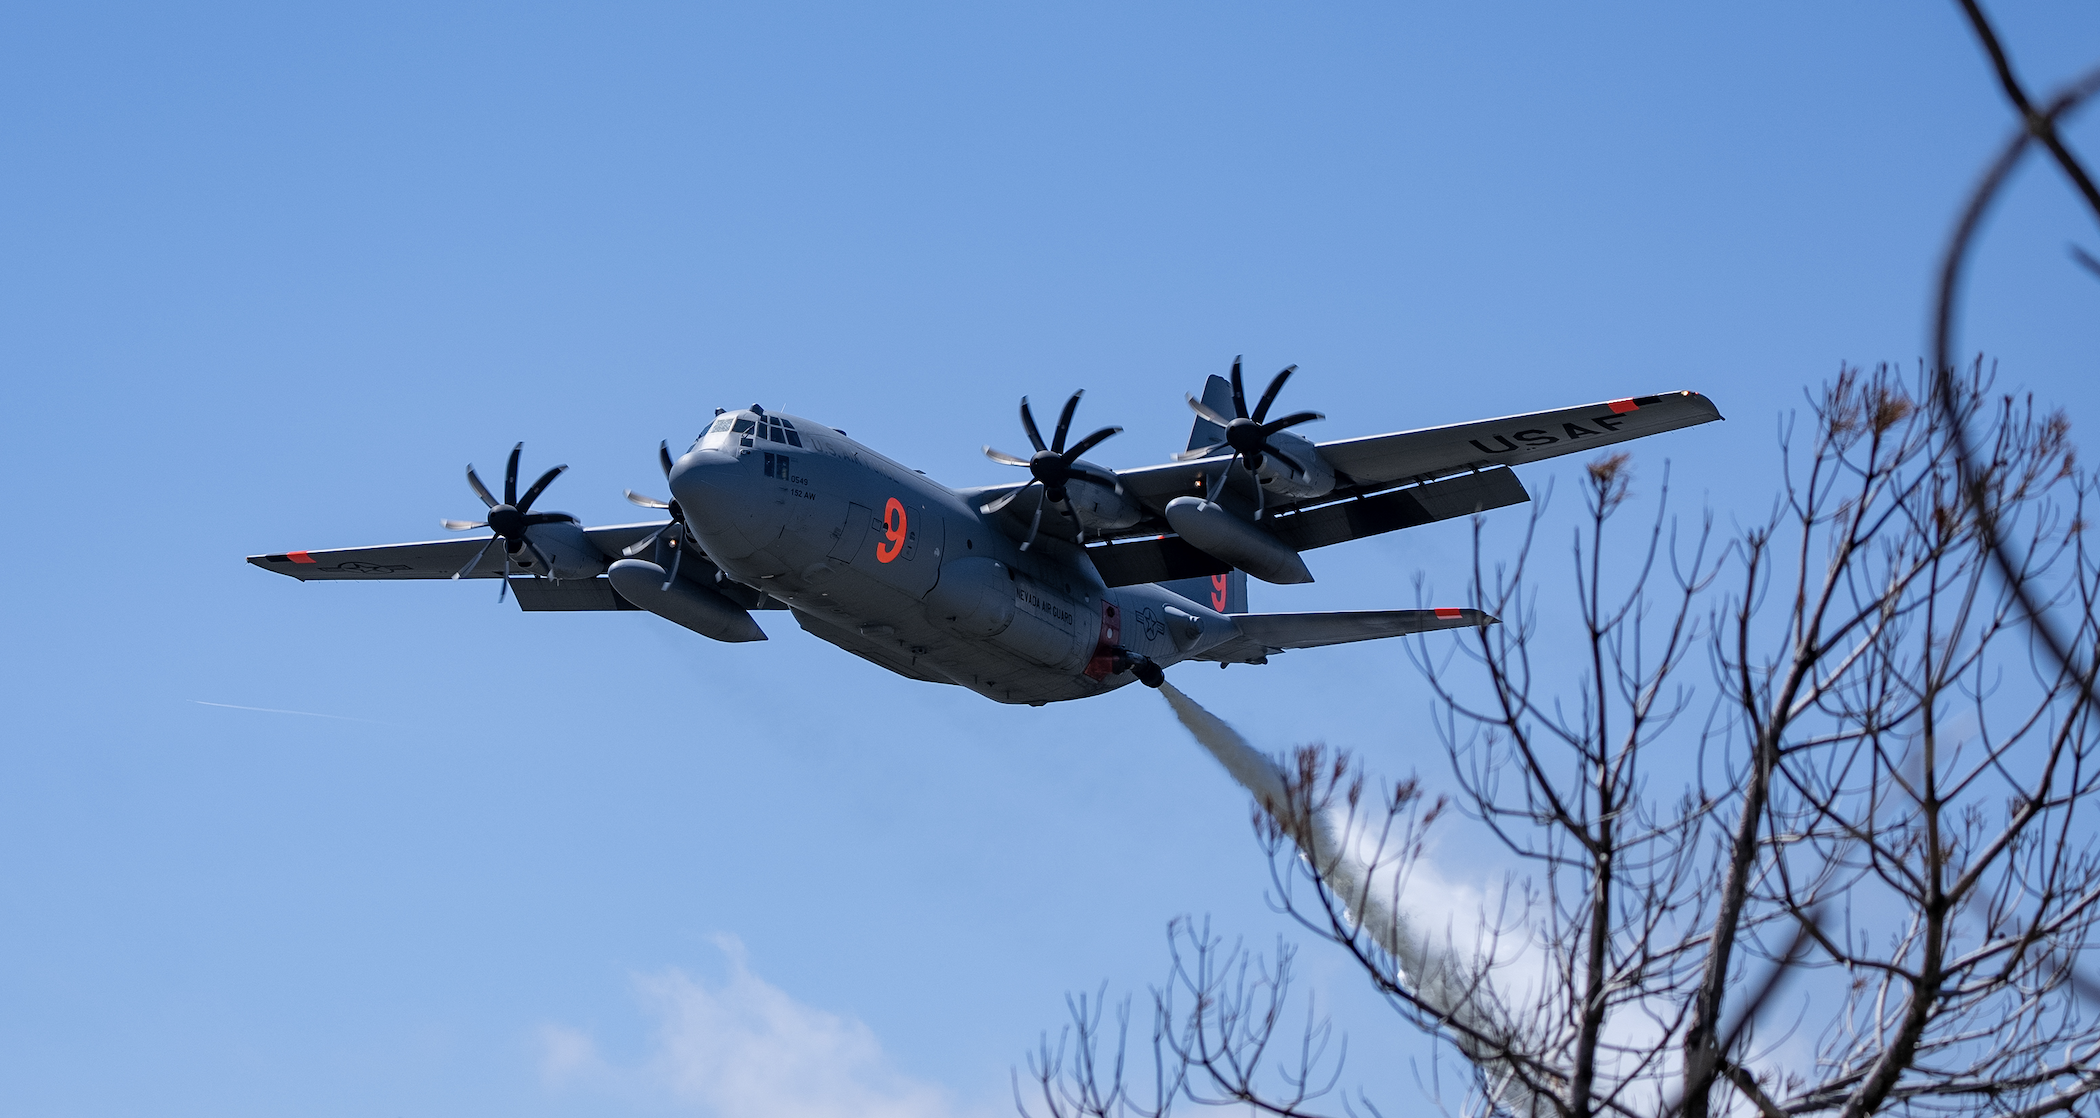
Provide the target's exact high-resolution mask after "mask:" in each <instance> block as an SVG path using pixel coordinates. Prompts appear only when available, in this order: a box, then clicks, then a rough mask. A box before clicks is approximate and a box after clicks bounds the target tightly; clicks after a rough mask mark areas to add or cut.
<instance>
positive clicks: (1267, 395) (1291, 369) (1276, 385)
mask: <svg viewBox="0 0 2100 1118" xmlns="http://www.w3.org/2000/svg"><path fill="white" fill-rule="evenodd" d="M1297 371H1298V366H1296V365H1290V366H1287V367H1285V369H1284V370H1283V371H1282V372H1280V373H1277V374H1276V379H1275V380H1272V381H1270V382H1269V387H1268V389H1267V390H1266V391H1264V392H1263V393H1262V394H1261V402H1260V403H1258V404H1256V405H1254V414H1253V415H1252V416H1249V417H1248V418H1250V419H1252V420H1254V422H1256V423H1260V422H1261V421H1262V418H1263V417H1264V416H1267V415H1268V414H1269V405H1270V404H1273V403H1275V402H1276V394H1277V393H1278V392H1281V391H1282V390H1283V382H1284V381H1287V380H1289V379H1291V374H1292V373H1295V372H1297Z"/></svg>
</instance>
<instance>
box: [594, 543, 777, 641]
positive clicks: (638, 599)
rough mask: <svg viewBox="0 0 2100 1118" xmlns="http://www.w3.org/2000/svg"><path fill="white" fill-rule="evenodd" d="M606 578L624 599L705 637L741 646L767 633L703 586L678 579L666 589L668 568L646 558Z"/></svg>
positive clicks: (620, 565)
mask: <svg viewBox="0 0 2100 1118" xmlns="http://www.w3.org/2000/svg"><path fill="white" fill-rule="evenodd" d="M605 576H606V577H607V578H609V579H611V580H612V584H613V589H614V590H617V591H619V592H620V596H621V597H622V598H625V599H627V600H628V601H630V602H633V603H634V604H635V605H637V606H640V607H641V608H643V609H645V610H648V611H649V612H650V613H653V614H655V615H656V616H658V617H661V618H663V619H664V620H666V621H669V622H672V623H674V624H678V625H683V626H685V627H686V628H688V629H691V630H692V631H693V632H696V633H698V634H700V635H701V636H703V637H713V638H714V639H715V640H718V641H729V642H731V643H737V642H741V641H762V640H765V639H766V633H765V630H763V629H760V628H759V627H758V622H756V621H753V620H751V615H750V614H749V613H747V612H746V611H745V610H744V608H743V607H742V606H739V605H737V604H736V603H735V602H732V601H730V600H729V599H727V598H725V597H723V596H722V595H720V594H717V593H715V592H714V591H712V590H709V589H707V588H706V587H703V586H695V585H693V584H692V583H690V582H687V581H686V580H685V579H682V578H681V579H677V580H675V581H673V582H672V583H671V588H670V589H669V590H665V589H664V588H663V586H664V569H663V568H662V567H659V566H657V565H656V564H654V563H651V562H649V561H647V560H644V559H622V560H620V561H619V562H617V563H614V564H613V565H612V567H611V569H609V570H607V571H606V572H605Z"/></svg>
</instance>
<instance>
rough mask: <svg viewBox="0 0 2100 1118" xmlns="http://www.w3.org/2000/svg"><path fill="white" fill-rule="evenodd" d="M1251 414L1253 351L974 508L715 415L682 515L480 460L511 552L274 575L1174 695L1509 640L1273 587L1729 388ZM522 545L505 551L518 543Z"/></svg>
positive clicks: (986, 692) (1269, 397) (277, 560)
mask: <svg viewBox="0 0 2100 1118" xmlns="http://www.w3.org/2000/svg"><path fill="white" fill-rule="evenodd" d="M1295 368H1296V366H1292V367H1291V368H1287V369H1284V370H1283V371H1282V372H1280V373H1278V374H1277V375H1276V376H1275V377H1274V378H1273V379H1272V380H1271V381H1270V382H1269V384H1268V387H1267V390H1266V391H1264V392H1263V393H1262V394H1261V396H1260V398H1259V399H1258V400H1257V401H1256V402H1255V404H1254V406H1253V407H1252V408H1249V407H1248V404H1247V393H1246V391H1245V385H1244V384H1243V382H1242V379H1241V374H1240V362H1239V361H1238V360H1234V362H1233V364H1232V372H1231V375H1230V376H1229V377H1218V376H1212V377H1210V378H1209V380H1208V382H1207V383H1206V385H1205V387H1204V392H1203V395H1202V396H1201V397H1200V398H1199V397H1195V396H1191V397H1189V398H1188V403H1189V406H1190V407H1191V409H1193V410H1194V411H1195V413H1196V420H1195V427H1194V429H1193V430H1192V431H1191V433H1190V436H1189V444H1188V449H1187V450H1185V451H1183V452H1182V453H1180V454H1176V455H1174V456H1173V460H1172V461H1169V462H1166V463H1162V464H1160V465H1154V466H1144V467H1139V468H1137V469H1128V470H1112V469H1109V468H1107V467H1105V466H1101V465H1098V464H1096V463H1094V462H1091V461H1088V460H1087V458H1086V457H1085V456H1086V455H1087V454H1088V453H1089V452H1091V451H1092V450H1093V449H1094V448H1095V447H1097V446H1099V445H1100V444H1101V443H1102V442H1103V441H1104V440H1106V439H1108V438H1109V437H1111V436H1113V435H1115V434H1116V433H1117V432H1119V431H1121V430H1122V428H1120V427H1103V428H1101V429H1100V430H1097V431H1095V432H1093V433H1092V434H1089V435H1087V436H1085V437H1084V438H1081V439H1078V440H1077V441H1074V442H1069V443H1068V442H1067V441H1066V440H1067V437H1068V436H1069V435H1070V434H1071V433H1072V419H1073V416H1074V413H1075V411H1076V410H1077V408H1078V405H1079V401H1080V396H1081V393H1079V392H1075V393H1073V394H1072V396H1071V398H1070V399H1069V400H1067V401H1066V402H1065V405H1064V408H1063V410H1062V411H1061V412H1060V413H1059V415H1058V417H1057V423H1056V426H1055V427H1054V428H1053V429H1052V432H1051V436H1050V438H1049V439H1048V440H1047V441H1046V440H1045V439H1044V438H1043V435H1042V430H1041V428H1039V427H1038V426H1037V424H1036V419H1035V415H1034V413H1033V412H1032V411H1031V409H1030V408H1029V404H1028V400H1027V399H1026V398H1025V397H1024V398H1023V399H1022V401H1021V426H1022V429H1023V431H1024V432H1025V433H1026V435H1027V436H1028V441H1029V443H1030V445H1031V447H1032V452H1031V453H1029V454H1026V455H1017V454H1008V453H1006V452H1004V451H999V450H995V449H993V448H991V447H986V448H984V449H985V454H986V455H987V456H989V457H990V458H992V459H993V460H994V461H997V462H1000V463H1003V464H1006V465H1009V466H1017V467H1022V468H1025V469H1026V470H1027V471H1028V473H1029V477H1028V478H1027V480H1025V481H1017V482H1012V483H1008V484H1004V485H988V486H976V487H971V488H964V489H950V488H948V487H947V486H945V485H941V484H940V483H938V482H935V481H933V480H931V479H929V478H927V477H925V476H924V475H923V474H920V473H919V472H917V471H915V470H912V469H910V468H908V467H905V466H902V465H900V464H898V463H897V462H895V461H892V460H891V459H889V458H886V457H884V456H883V455H881V454H879V453H877V452H876V451H875V450H874V449H872V448H871V447H868V446H866V445H864V444H862V443H860V442H856V441H855V440H853V439H850V438H848V437H847V436H846V433H845V432H844V431H840V430H837V429H835V428H832V427H828V426H825V425H824V424H821V423H818V422H815V421H813V420H809V419H804V418H802V417H800V416H794V415H787V414H783V413H780V412H775V411H768V410H767V409H765V408H763V407H761V406H759V405H757V404H754V405H752V406H751V407H749V408H745V409H742V410H738V411H727V410H723V409H716V414H715V417H714V419H713V421H712V422H711V423H709V424H708V426H707V429H706V430H704V431H702V432H701V433H700V435H699V437H698V438H697V439H695V440H694V442H693V444H692V446H691V448H690V449H688V450H687V451H685V453H683V454H679V455H673V454H672V452H671V449H670V446H669V445H668V443H667V444H664V445H663V446H661V447H660V448H659V450H658V456H659V461H660V465H661V466H662V468H663V472H664V477H665V480H666V481H667V482H668V483H669V486H670V492H671V498H670V500H668V501H665V500H657V499H655V498H651V497H647V496H643V495H640V494H637V493H635V492H634V491H632V490H629V491H628V494H627V496H628V499H629V500H631V501H633V502H634V503H636V504H639V505H642V506H645V507H648V508H652V509H660V510H663V511H664V512H666V513H668V514H669V520H668V521H663V522H651V523H643V524H615V525H607V526H603V527H586V526H584V525H583V524H581V523H580V522H578V521H577V519H576V518H575V517H573V516H570V515H569V514H567V513H560V512H537V511H534V508H533V506H534V504H535V503H536V502H537V501H538V500H539V498H540V496H541V495H542V494H544V493H545V492H546V490H547V487H548V485H549V484H551V483H552V482H553V481H554V479H555V478H556V477H558V476H560V475H561V472H562V471H563V470H565V469H567V468H568V467H566V466H556V467H554V468H553V469H551V470H548V471H547V472H546V473H544V474H542V475H540V477H539V479H538V480H537V481H535V482H533V483H532V484H531V485H530V486H528V487H527V488H526V490H525V492H524V493H523V494H522V495H521V494H520V493H519V492H518V462H519V457H520V454H521V452H522V450H523V444H522V443H521V444H519V445H518V446H517V447H513V448H512V450H511V453H510V462H509V465H508V466H507V467H506V468H505V470H504V477H503V494H502V497H501V499H498V497H497V496H496V494H495V493H493V492H491V491H490V490H489V488H488V487H487V486H486V485H484V484H483V483H482V480H481V478H480V476H479V475H478V474H476V473H475V471H474V468H473V467H472V466H471V465H470V466H468V467H467V484H468V485H469V486H471V487H472V488H473V490H474V493H475V495H476V496H477V497H479V498H480V499H481V501H482V503H483V504H484V505H486V506H487V511H486V513H485V514H484V515H483V517H482V519H480V520H473V521H458V520H446V521H444V522H443V523H444V525H445V527H447V528H449V529H454V530H459V531H480V530H483V529H486V530H487V531H488V532H489V533H490V534H489V535H487V536H485V537H466V538H456V539H450V540H438V541H431V542H424V543H405V544H388V545H383V546H379V547H354V548H344V549H340V550H334V551H291V552H283V553H279V554H274V555H254V556H250V557H249V559H248V561H249V562H251V563H254V564H255V565H256V566H259V567H262V568H263V569H264V570H270V571H276V572H278V573H280V574H285V575H290V576H291V577H293V578H297V579H301V580H305V581H312V580H324V581H333V580H343V579H381V580H385V579H417V578H421V579H435V578H453V579H458V578H493V579H501V580H502V584H501V586H500V587H499V589H498V591H497V597H498V599H499V600H500V599H501V598H502V597H503V596H504V594H505V593H507V592H514V593H515V594H516V595H517V599H518V604H519V606H521V607H522V608H524V609H526V610H644V611H647V612H650V613H654V614H656V615H657V616H659V617H662V618H664V619H666V620H668V621H671V622H674V623H676V624H678V625H682V626H684V627H685V628H687V629H690V630H692V631H693V632H696V633H699V634H701V635H702V636H706V637H711V638H713V639H715V640H718V641H730V642H737V641H757V640H764V639H766V635H765V632H764V631H763V630H761V629H760V628H759V627H758V624H757V622H755V621H754V620H753V619H752V616H751V615H752V611H754V610H756V611H765V610H784V611H786V612H788V613H789V614H790V615H792V616H793V617H794V619H795V621H796V623H797V624H799V625H801V626H802V628H803V629H805V630H807V631H808V632H810V633H811V634H813V635H815V636H817V637H818V638H820V639H822V640H825V641H829V642H830V643H832V644H835V645H837V646H839V647H840V648H843V649H845V650H846V651H848V652H851V653H853V654H854V655H856V656H860V657H862V658H863V659H866V660H869V661H872V662H874V663H875V664H878V665H880V666H882V667H884V668H888V669H889V670H890V671H893V672H896V673H897V674H898V675H902V676H907V677H910V678H912V679H917V680H924V681H927V682H930V683H947V684H959V685H961V686H963V687H966V688H969V689H970V690H972V691H975V692H976V693H978V694H980V695H983V696H985V697H986V698H989V699H993V700H996V701H998V702H1002V703H1027V704H1031V705H1035V706H1041V705H1042V704H1044V703H1050V702H1058V701H1061V700H1066V699H1082V698H1086V697H1088V696H1092V695H1099V694H1103V693H1105V692H1108V691H1112V690H1115V689H1116V688H1118V687H1122V686H1124V685H1126V684H1129V683H1131V682H1133V681H1139V682H1143V683H1146V684H1148V685H1150V686H1153V687H1157V686H1159V685H1160V682H1161V680H1162V679H1163V678H1164V677H1163V671H1164V669H1166V668H1168V667H1170V666H1172V665H1174V664H1177V663H1180V662H1182V661H1187V660H1203V661H1209V662H1213V663H1217V664H1220V665H1221V666H1222V665H1227V664H1261V663H1266V662H1267V660H1268V658H1269V657H1270V656H1271V655H1274V654H1277V653H1279V652H1282V651H1284V650H1287V649H1301V648H1314V647H1318V646H1322V645H1333V644H1346V643H1349V642H1352V641H1361V640H1371V639H1375V638H1379V637H1392V636H1401V635H1404V634H1410V633H1422V632H1428V631H1431V630H1437V629H1455V628H1462V627H1465V626H1475V625H1486V624H1493V623H1494V622H1495V619H1494V618H1492V617H1489V616H1487V615H1486V614H1484V613H1482V612H1481V611H1479V610H1476V609H1460V608H1452V609H1427V610H1358V611H1342V612H1328V613H1250V612H1248V611H1247V589H1246V588H1247V576H1249V575H1252V576H1253V577H1255V578H1257V579H1261V580H1262V581H1265V582H1271V583H1280V584H1289V583H1303V582H1311V581H1312V578H1313V576H1312V572H1311V570H1310V569H1309V568H1308V567H1307V566H1306V563H1305V559H1304V553H1305V552H1307V551H1311V550H1314V549H1316V548H1322V547H1327V546H1330V545H1332V544H1337V543H1341V542H1343V541H1346V540H1354V539H1361V538H1363V537H1365V536H1372V535H1377V534H1379V533H1383V532H1391V531H1395V530H1397V529H1401V528H1409V527H1413V526H1416V525H1420V524H1427V523H1430V522H1433V521H1438V520H1445V519H1449V518H1452V517H1460V516H1470V515H1472V514H1474V513H1477V512H1482V511H1485V510H1488V509H1495V508H1501V507H1504V506H1507V505H1514V504H1519V503H1522V502H1525V501H1528V500H1530V499H1531V498H1530V495H1529V494H1527V493H1526V492H1525V491H1524V487H1523V485H1522V484H1520V483H1519V482H1518V480H1517V477H1516V475H1515V474H1514V473H1512V472H1511V470H1510V467H1512V466H1518V465H1523V464H1525V463H1528V462H1536V461H1539V460H1540V459H1544V458H1551V457H1554V456H1556V455H1561V454H1570V453H1575V452H1578V451H1585V450H1590V449H1593V448H1596V447H1603V446H1609V445H1612V444H1614V443H1621V442H1625V441H1627V440H1629V439H1636V438H1642V437H1644V436H1647V435H1653V434H1658V433H1660V432H1663V431H1671V430H1675V429H1677V428H1680V427H1688V426H1692V425H1694V424H1699V423H1707V422H1711V421H1713V420H1717V419H1720V418H1721V415H1720V413H1719V412H1718V411H1717V410H1715V408H1714V406H1713V404H1712V403H1710V402H1709V401H1708V400H1707V399H1706V398H1705V397H1704V396H1701V395H1699V394H1698V393H1696V392H1674V393H1669V394H1666V395H1660V396H1634V397H1628V398H1625V399H1619V400H1608V401H1604V402H1602V403H1596V404H1585V405H1582V406H1579V407H1572V408H1561V409H1559V410H1556V411H1544V412H1533V413H1530V414H1527V415H1515V416H1509V417H1506V418H1502V419H1484V420H1479V421H1476V422H1472V423H1461V424H1457V425H1455V426H1448V427H1432V428H1424V429H1421V430H1415V431H1402V432H1398V433H1395V434H1387V435H1371V436H1367V437H1362V438H1353V439H1338V440H1335V441H1332V442H1314V441H1312V440H1310V439H1307V438H1305V437H1303V436H1301V435H1299V434H1297V433H1296V432H1295V431H1292V430H1291V428H1294V427H1297V426H1300V425H1302V424H1304V423H1308V422H1311V421H1312V420H1316V419H1320V418H1322V417H1321V416H1320V415H1319V413H1317V412H1309V411H1301V412H1294V413H1292V414H1290V415H1285V416H1281V417H1278V418H1275V419H1270V418H1269V412H1270V409H1271V408H1272V407H1273V405H1274V404H1275V402H1276V398H1277V395H1278V393H1279V391H1280V390H1281V389H1282V388H1283V386H1284V383H1285V382H1286V381H1288V380H1289V379H1290V376H1291V374H1292V372H1293V371H1294V370H1295ZM499 543H500V544H501V546H500V547H498V546H497V545H498V544H499Z"/></svg>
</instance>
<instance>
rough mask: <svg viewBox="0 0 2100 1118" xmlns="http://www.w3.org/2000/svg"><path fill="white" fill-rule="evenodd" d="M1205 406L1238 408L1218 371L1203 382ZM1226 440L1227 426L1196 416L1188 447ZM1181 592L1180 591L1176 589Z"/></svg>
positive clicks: (1222, 411) (1221, 410) (1223, 410)
mask: <svg viewBox="0 0 2100 1118" xmlns="http://www.w3.org/2000/svg"><path fill="white" fill-rule="evenodd" d="M1203 406H1204V407H1206V408H1209V409H1210V410H1212V411H1214V412H1217V413H1218V414H1219V415H1223V416H1230V415H1232V414H1233V412H1234V411H1235V410H1236V409H1235V408H1234V407H1233V406H1232V382H1231V381H1229V380H1226V379H1225V378H1224V377H1221V376H1219V375H1218V374H1216V373H1212V374H1211V375H1210V379H1209V380H1207V381H1204V382H1203ZM1224 441H1225V428H1223V427H1220V426H1218V425H1217V424H1215V423H1212V422H1211V421H1210V420H1208V419H1205V418H1203V417H1202V416H1200V415H1199V416H1197V417H1196V425H1195V426H1194V427H1192V428H1190V429H1189V445H1188V449H1190V450H1194V449H1196V448H1197V447H1199V446H1216V445H1217V444H1219V443H1221V442H1224ZM1176 593H1180V591H1176Z"/></svg>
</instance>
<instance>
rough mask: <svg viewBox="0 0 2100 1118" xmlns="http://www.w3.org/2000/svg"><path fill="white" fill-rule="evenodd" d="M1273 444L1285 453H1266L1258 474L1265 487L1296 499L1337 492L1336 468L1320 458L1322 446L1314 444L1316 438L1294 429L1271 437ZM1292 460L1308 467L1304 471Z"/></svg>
mask: <svg viewBox="0 0 2100 1118" xmlns="http://www.w3.org/2000/svg"><path fill="white" fill-rule="evenodd" d="M1269 445H1270V446H1272V447H1275V448H1276V449H1278V450H1281V451H1283V454H1264V455H1262V459H1261V469H1259V470H1256V471H1255V472H1254V476H1255V478H1256V480H1258V481H1260V482H1261V487H1262V488H1263V489H1266V490H1268V491H1269V492H1271V493H1274V494H1276V495H1277V496H1279V497H1287V498H1290V499H1291V500H1294V501H1307V500H1311V499H1313V498H1315V497H1325V496H1326V495H1327V494H1328V493H1330V492H1333V490H1334V467H1333V466H1330V465H1328V463H1327V459H1325V458H1322V457H1320V448H1318V447H1316V446H1314V445H1313V444H1312V440H1310V439H1307V438H1304V437H1302V436H1300V435H1297V434H1294V433H1292V432H1290V431H1278V432H1276V433H1275V434H1273V435H1270V436H1269ZM1284 454H1288V455H1290V461H1289V462H1287V461H1285V460H1284V457H1283V455H1284ZM1291 462H1297V463H1300V464H1302V465H1304V467H1305V469H1304V470H1303V471H1300V470H1298V469H1296V468H1294V467H1293V466H1292V465H1291Z"/></svg>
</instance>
